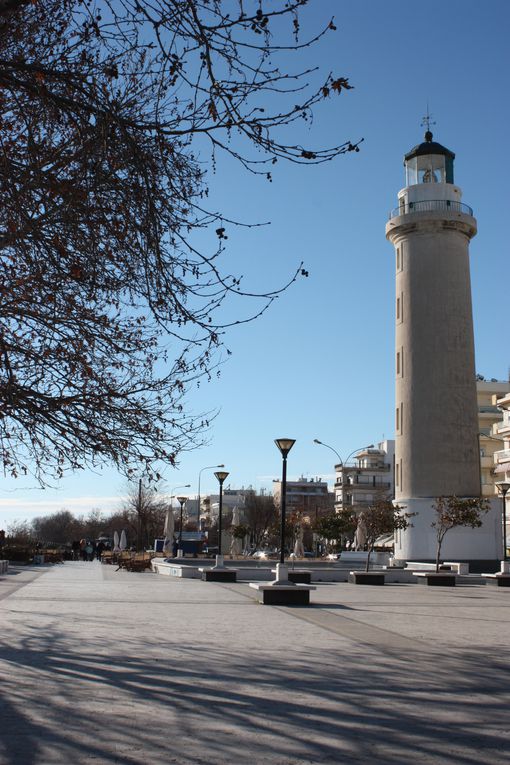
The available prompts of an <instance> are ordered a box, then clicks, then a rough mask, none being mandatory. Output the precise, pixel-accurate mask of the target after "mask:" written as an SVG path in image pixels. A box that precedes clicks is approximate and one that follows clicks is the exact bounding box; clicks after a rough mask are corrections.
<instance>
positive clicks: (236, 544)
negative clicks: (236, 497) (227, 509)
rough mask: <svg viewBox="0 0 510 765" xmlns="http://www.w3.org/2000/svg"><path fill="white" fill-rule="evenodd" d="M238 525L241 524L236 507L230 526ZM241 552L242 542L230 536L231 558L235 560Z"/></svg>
mask: <svg viewBox="0 0 510 765" xmlns="http://www.w3.org/2000/svg"><path fill="white" fill-rule="evenodd" d="M240 524H241V516H240V513H239V508H238V507H237V505H236V506H235V507H234V509H233V511H232V526H240ZM242 552H243V540H242V539H239V538H238V537H235V536H233V535H232V538H231V540H230V555H231V557H232V558H236V557H237V556H238V555H241V553H242Z"/></svg>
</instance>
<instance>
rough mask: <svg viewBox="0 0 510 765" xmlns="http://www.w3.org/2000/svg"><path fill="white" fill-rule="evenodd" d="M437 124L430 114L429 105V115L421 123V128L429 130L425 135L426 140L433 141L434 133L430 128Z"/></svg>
mask: <svg viewBox="0 0 510 765" xmlns="http://www.w3.org/2000/svg"><path fill="white" fill-rule="evenodd" d="M435 124H436V123H435V122H433V120H432V114H431V113H430V112H429V105H428V103H427V114H426V115H425V116H424V117H422V121H421V127H426V128H427V132H426V133H425V139H426V140H427V141H429V140H430V141H431V140H432V133H431V130H430V126H431V125H435ZM427 134H430V138H428V137H427Z"/></svg>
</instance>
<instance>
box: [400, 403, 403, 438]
mask: <svg viewBox="0 0 510 765" xmlns="http://www.w3.org/2000/svg"><path fill="white" fill-rule="evenodd" d="M403 430H404V402H403V401H402V402H401V404H400V432H401V433H402V432H403Z"/></svg>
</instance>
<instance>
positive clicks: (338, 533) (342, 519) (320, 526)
mask: <svg viewBox="0 0 510 765" xmlns="http://www.w3.org/2000/svg"><path fill="white" fill-rule="evenodd" d="M313 530H314V531H315V533H316V534H318V535H319V536H320V537H322V538H323V539H326V540H327V542H328V543H330V542H331V541H335V542H337V543H338V540H341V539H342V536H344V535H345V534H349V535H351V534H353V533H354V531H355V530H356V518H355V517H354V516H353V515H352V513H351V512H349V511H348V510H347V511H346V510H343V511H342V512H340V513H329V514H328V515H323V516H322V518H318V519H317V521H316V522H315V524H314V527H313Z"/></svg>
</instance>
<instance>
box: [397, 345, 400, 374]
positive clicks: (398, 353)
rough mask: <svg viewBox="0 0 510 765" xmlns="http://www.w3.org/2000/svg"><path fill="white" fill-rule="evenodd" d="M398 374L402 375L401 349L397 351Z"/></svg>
mask: <svg viewBox="0 0 510 765" xmlns="http://www.w3.org/2000/svg"><path fill="white" fill-rule="evenodd" d="M397 375H400V351H397Z"/></svg>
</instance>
